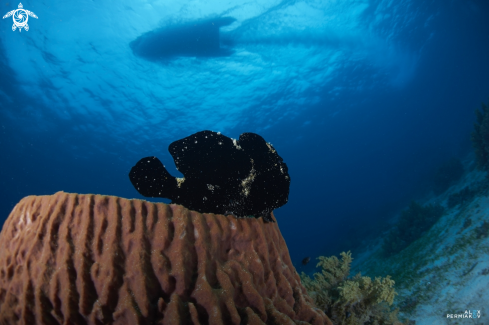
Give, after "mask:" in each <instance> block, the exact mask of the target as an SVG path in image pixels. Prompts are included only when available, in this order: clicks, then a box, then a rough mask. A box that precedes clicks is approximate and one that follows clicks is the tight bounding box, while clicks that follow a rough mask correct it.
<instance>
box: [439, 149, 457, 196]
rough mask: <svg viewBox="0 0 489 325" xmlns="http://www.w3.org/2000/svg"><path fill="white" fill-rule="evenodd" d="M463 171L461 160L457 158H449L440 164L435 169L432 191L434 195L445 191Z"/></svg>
mask: <svg viewBox="0 0 489 325" xmlns="http://www.w3.org/2000/svg"><path fill="white" fill-rule="evenodd" d="M463 173H464V167H463V165H462V162H461V161H460V159H458V158H451V159H449V160H447V161H446V162H444V163H443V164H441V165H440V166H439V167H438V168H437V169H436V171H435V175H434V179H433V191H434V192H435V194H436V195H440V194H441V193H443V192H445V191H446V190H447V189H448V188H449V187H450V186H452V185H453V184H455V183H456V182H457V181H459V180H460V178H461V177H462V175H463Z"/></svg>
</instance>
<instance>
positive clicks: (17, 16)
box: [3, 3, 37, 32]
mask: <svg viewBox="0 0 489 325" xmlns="http://www.w3.org/2000/svg"><path fill="white" fill-rule="evenodd" d="M10 16H12V18H13V20H14V24H13V25H12V31H15V30H16V29H17V28H18V29H19V32H21V31H22V28H24V29H25V30H26V31H28V30H29V25H27V21H28V20H29V16H31V17H34V18H36V19H37V16H36V14H34V13H33V12H32V11H29V10H25V9H24V7H23V6H22V3H19V9H16V10H12V11H9V12H7V14H6V15H5V16H3V19H5V18H8V17H10Z"/></svg>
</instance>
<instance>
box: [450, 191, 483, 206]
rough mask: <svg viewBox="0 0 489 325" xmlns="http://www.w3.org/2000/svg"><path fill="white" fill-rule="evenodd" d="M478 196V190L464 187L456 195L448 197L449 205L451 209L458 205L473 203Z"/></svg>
mask: <svg viewBox="0 0 489 325" xmlns="http://www.w3.org/2000/svg"><path fill="white" fill-rule="evenodd" d="M476 194H477V190H474V189H472V188H470V187H468V186H466V187H464V188H463V189H461V190H460V191H458V192H456V193H452V194H450V195H449V196H448V201H447V205H448V208H449V209H452V208H454V207H456V206H457V205H464V204H466V203H469V202H471V201H472V200H473V199H474V198H475V196H476Z"/></svg>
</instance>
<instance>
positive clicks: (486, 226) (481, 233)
mask: <svg viewBox="0 0 489 325" xmlns="http://www.w3.org/2000/svg"><path fill="white" fill-rule="evenodd" d="M475 233H476V237H477V238H478V239H480V238H486V237H487V236H488V235H489V222H487V221H485V220H484V222H483V223H482V225H481V226H480V227H477V228H476V229H475Z"/></svg>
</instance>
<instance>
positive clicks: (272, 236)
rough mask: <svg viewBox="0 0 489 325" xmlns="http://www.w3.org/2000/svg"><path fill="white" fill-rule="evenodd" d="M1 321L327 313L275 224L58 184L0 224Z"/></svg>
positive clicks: (202, 319) (221, 319)
mask: <svg viewBox="0 0 489 325" xmlns="http://www.w3.org/2000/svg"><path fill="white" fill-rule="evenodd" d="M0 324H77V325H78V324H94V325H95V324H131V325H133V324H172V325H173V324H212V325H213V324H331V322H330V320H329V319H328V317H327V316H326V315H325V314H324V313H323V312H322V311H321V310H319V309H317V308H315V307H314V305H313V303H312V300H311V298H310V297H309V296H307V294H306V290H305V288H304V287H303V286H302V284H301V282H300V279H299V276H298V274H297V272H296V271H295V269H294V267H293V265H292V263H291V260H290V256H289V252H288V249H287V245H286V244H285V241H284V238H283V237H282V235H281V233H280V230H279V228H278V225H277V223H276V222H274V223H264V222H263V219H261V218H260V219H255V218H250V219H236V218H234V217H232V216H223V215H214V214H205V213H204V214H201V213H197V212H195V211H189V210H188V209H186V208H184V207H183V206H180V205H173V204H172V205H167V204H163V203H151V202H146V201H142V200H128V199H123V198H119V197H113V196H102V195H88V194H87V195H82V194H68V193H64V192H58V193H56V194H54V195H51V196H29V197H26V198H24V199H22V200H21V201H20V202H19V203H18V204H17V205H16V206H15V208H14V209H13V211H12V213H11V214H10V216H9V217H8V219H7V221H6V222H5V224H4V226H3V230H2V233H1V234H0Z"/></svg>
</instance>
